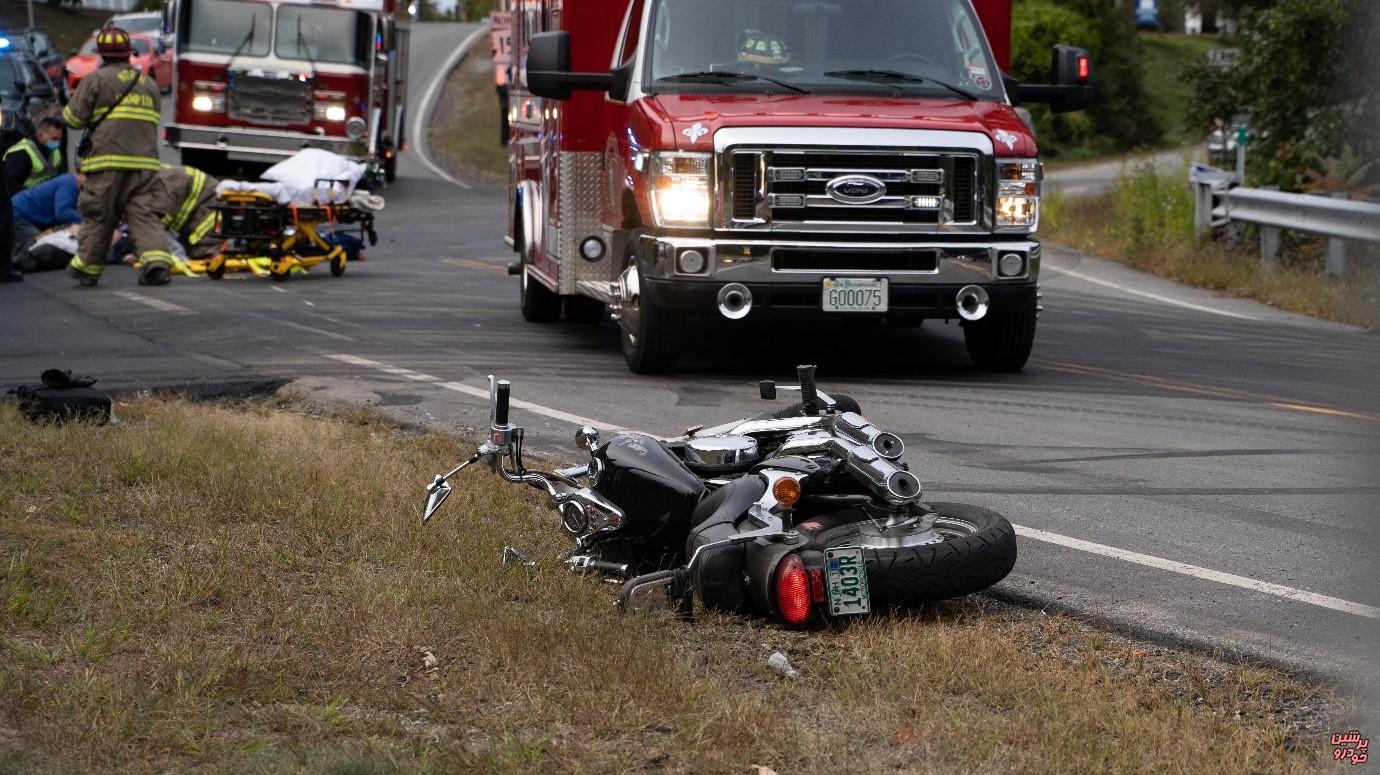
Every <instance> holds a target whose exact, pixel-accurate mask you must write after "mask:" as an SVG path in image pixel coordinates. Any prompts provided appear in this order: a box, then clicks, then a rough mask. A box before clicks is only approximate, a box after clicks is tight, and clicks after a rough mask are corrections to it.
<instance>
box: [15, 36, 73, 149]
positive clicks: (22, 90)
mask: <svg viewBox="0 0 1380 775" xmlns="http://www.w3.org/2000/svg"><path fill="white" fill-rule="evenodd" d="M0 112H3V120H0V146H3V147H0V152H3V149H4V148H8V147H10V146H11V145H13V144H14V143H15V142H17V141H18V140H19V138H20V137H22V136H24V135H25V134H28V133H29V132H31V131H33V127H34V123H35V122H37V121H38V120H39V119H41V118H43V117H44V116H52V117H54V118H60V117H61V115H62V98H61V95H60V94H59V93H58V91H57V90H56V89H54V88H53V83H52V82H51V81H49V80H48V75H47V73H45V72H43V69H42V68H40V67H39V66H38V63H37V62H35V61H34V59H33V57H31V56H29V55H28V54H27V53H25V52H21V51H8V52H0Z"/></svg>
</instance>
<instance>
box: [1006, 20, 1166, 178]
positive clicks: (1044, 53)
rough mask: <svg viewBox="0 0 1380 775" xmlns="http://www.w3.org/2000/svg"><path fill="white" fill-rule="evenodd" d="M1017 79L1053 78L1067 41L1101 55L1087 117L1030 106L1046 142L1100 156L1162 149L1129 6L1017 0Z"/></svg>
mask: <svg viewBox="0 0 1380 775" xmlns="http://www.w3.org/2000/svg"><path fill="white" fill-rule="evenodd" d="M1011 39H1012V40H1011V46H1012V54H1011V75H1012V76H1013V77H1014V78H1016V79H1017V80H1019V81H1026V82H1032V83H1043V82H1046V81H1048V80H1049V65H1050V47H1051V46H1053V45H1054V44H1056V43H1066V44H1068V45H1071V46H1078V47H1080V48H1084V49H1087V50H1088V53H1089V54H1091V55H1092V58H1093V83H1094V88H1095V95H1094V99H1093V104H1092V106H1091V107H1089V109H1088V110H1087V111H1086V112H1084V113H1072V114H1064V115H1058V116H1056V115H1053V114H1051V113H1050V112H1049V111H1048V110H1047V109H1045V108H1043V107H1042V106H1030V108H1031V114H1032V116H1034V118H1035V122H1036V127H1037V129H1038V133H1039V135H1040V144H1041V146H1042V147H1047V148H1049V149H1050V150H1053V151H1055V152H1056V153H1057V152H1059V151H1067V150H1070V149H1072V148H1074V147H1082V148H1085V149H1087V150H1090V151H1094V152H1106V151H1115V150H1122V149H1129V148H1136V147H1140V146H1147V145H1154V144H1155V143H1157V142H1158V141H1159V140H1160V137H1161V135H1162V128H1161V127H1159V126H1158V125H1157V124H1156V123H1155V120H1154V118H1153V117H1152V116H1151V113H1150V110H1149V108H1148V104H1147V100H1146V96H1145V88H1144V83H1143V80H1142V79H1143V76H1142V74H1141V68H1140V45H1139V42H1138V40H1137V38H1136V34H1135V30H1134V29H1133V27H1132V23H1131V22H1130V21H1129V20H1128V19H1127V18H1126V15H1125V12H1124V9H1123V8H1122V7H1121V6H1120V5H1119V4H1117V3H1112V2H1107V1H1106V0H1016V4H1015V7H1014V15H1013V17H1012V31H1011Z"/></svg>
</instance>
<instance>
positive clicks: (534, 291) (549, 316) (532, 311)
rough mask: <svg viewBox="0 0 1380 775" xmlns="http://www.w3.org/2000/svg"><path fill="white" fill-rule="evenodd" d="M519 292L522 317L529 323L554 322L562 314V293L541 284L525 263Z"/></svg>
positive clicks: (520, 276)
mask: <svg viewBox="0 0 1380 775" xmlns="http://www.w3.org/2000/svg"><path fill="white" fill-rule="evenodd" d="M519 281H520V283H521V285H520V286H519V289H518V290H519V293H520V294H521V298H522V318H523V320H526V321H527V322H528V323H554V322H556V320H557V319H558V318H559V317H560V316H561V296H560V294H558V293H556V292H555V291H552V290H551V289H549V288H547V287H546V286H545V285H542V284H541V281H540V280H538V279H537V278H535V277H532V272H531V270H530V269H528V268H527V265H526V264H525V263H524V264H523V266H522V274H520V275H519Z"/></svg>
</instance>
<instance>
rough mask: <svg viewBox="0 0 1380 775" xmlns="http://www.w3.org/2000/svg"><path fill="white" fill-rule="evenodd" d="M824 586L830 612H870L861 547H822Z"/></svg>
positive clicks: (851, 614)
mask: <svg viewBox="0 0 1380 775" xmlns="http://www.w3.org/2000/svg"><path fill="white" fill-rule="evenodd" d="M824 589H825V592H827V593H828V602H829V613H830V614H831V615H833V616H853V615H855V614H865V613H871V611H872V598H871V597H870V596H869V595H868V593H867V561H866V560H864V559H863V550H862V547H860V546H836V547H834V548H832V549H825V550H824Z"/></svg>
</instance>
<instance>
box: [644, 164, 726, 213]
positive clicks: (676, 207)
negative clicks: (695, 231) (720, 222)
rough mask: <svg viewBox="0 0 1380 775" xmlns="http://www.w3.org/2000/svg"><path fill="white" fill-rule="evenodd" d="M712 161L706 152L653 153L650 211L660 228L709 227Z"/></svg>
mask: <svg viewBox="0 0 1380 775" xmlns="http://www.w3.org/2000/svg"><path fill="white" fill-rule="evenodd" d="M712 158H713V156H712V155H711V154H708V153H654V154H652V170H651V172H652V175H651V184H652V210H653V213H654V215H655V216H656V220H657V223H658V224H659V225H662V226H708V225H709V215H710V210H711V209H712V208H711V201H712V196H711V193H710V192H711V190H712V189H711V187H710V174H711V168H712V164H711V163H710V162H711V159H712Z"/></svg>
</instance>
